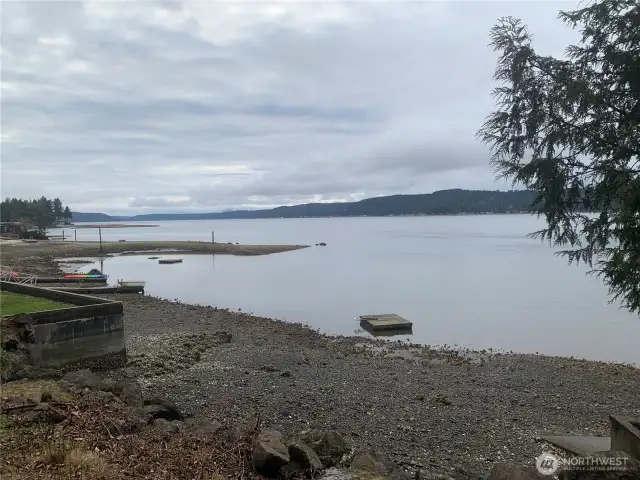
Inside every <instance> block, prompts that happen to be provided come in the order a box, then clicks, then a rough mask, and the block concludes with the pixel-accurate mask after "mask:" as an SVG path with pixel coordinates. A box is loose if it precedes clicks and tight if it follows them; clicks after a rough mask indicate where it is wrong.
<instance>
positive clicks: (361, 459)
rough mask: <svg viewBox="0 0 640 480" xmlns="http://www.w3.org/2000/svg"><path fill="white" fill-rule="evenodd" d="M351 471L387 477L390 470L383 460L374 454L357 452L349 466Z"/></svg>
mask: <svg viewBox="0 0 640 480" xmlns="http://www.w3.org/2000/svg"><path fill="white" fill-rule="evenodd" d="M349 470H352V471H361V472H369V473H374V474H376V475H386V474H387V473H388V470H389V469H388V468H387V466H386V465H385V463H384V462H383V461H382V459H381V458H380V457H379V456H378V455H376V454H375V453H373V452H369V451H364V452H356V453H355V454H354V456H353V459H352V460H351V464H350V465H349Z"/></svg>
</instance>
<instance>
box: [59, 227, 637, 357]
mask: <svg viewBox="0 0 640 480" xmlns="http://www.w3.org/2000/svg"><path fill="white" fill-rule="evenodd" d="M156 223H157V222H156ZM541 226H542V222H541V221H539V220H537V219H536V218H534V217H531V216H525V215H505V216H499V215H497V216H455V217H454V216H452V217H435V216H433V217H432V216H430V217H399V218H389V217H387V218H327V219H324V218H323V219H277V220H213V221H177V222H162V223H161V226H160V227H158V228H131V229H118V230H103V239H104V240H119V239H127V240H131V241H132V240H205V241H206V240H210V239H211V231H212V230H215V232H216V241H217V242H234V243H235V242H240V243H245V244H292V243H299V244H315V243H319V242H326V243H327V246H326V247H312V248H309V249H304V250H299V251H294V252H287V253H282V254H276V255H268V256H263V257H234V256H226V255H216V256H212V255H208V256H188V255H187V256H184V257H182V258H184V263H182V264H176V265H159V264H158V263H157V262H156V261H152V260H148V259H147V257H146V256H137V257H120V258H113V259H109V260H106V261H105V262H104V271H105V273H107V274H109V275H110V278H111V280H112V281H115V280H116V279H118V278H124V279H129V280H145V281H146V282H147V292H148V293H149V294H151V295H156V296H160V297H165V298H177V299H180V300H181V301H185V302H191V303H200V304H210V305H215V306H219V307H228V308H231V309H236V310H237V309H239V308H241V309H242V310H243V311H250V312H253V313H255V314H258V315H263V316H268V317H277V318H282V319H285V320H289V321H296V322H305V323H308V324H309V325H310V326H312V327H314V328H318V329H320V330H322V331H324V332H328V333H338V334H354V332H356V331H357V333H359V334H364V333H363V332H361V331H359V325H358V322H357V321H356V320H355V319H356V317H357V316H359V315H362V314H367V313H397V314H399V315H402V316H403V317H406V318H407V319H410V320H411V321H413V322H414V329H413V335H412V336H411V337H410V338H411V341H413V342H418V343H425V344H432V345H444V344H448V345H459V346H464V347H471V348H476V349H482V348H494V349H501V350H513V351H517V352H531V353H535V352H540V353H545V354H550V355H567V356H569V355H573V356H578V357H585V358H590V359H599V360H609V361H620V362H632V363H640V348H639V345H640V318H638V317H637V316H632V315H630V314H628V313H627V312H626V311H624V310H622V309H620V308H618V306H617V305H609V304H608V303H607V300H608V298H607V291H606V288H605V287H604V286H603V285H602V284H601V282H600V281H598V280H597V279H596V278H593V277H588V276H585V271H586V268H585V267H583V266H579V267H576V266H568V265H567V264H566V261H565V260H564V259H562V258H558V257H556V256H555V255H554V254H553V250H552V249H550V248H549V246H548V245H546V244H542V243H540V242H537V241H535V240H531V239H529V238H527V236H526V235H527V233H528V232H531V231H534V230H536V229H538V228H540V227H541ZM65 233H68V231H67V232H65ZM85 239H86V240H97V231H95V230H79V231H78V240H85ZM89 268H91V266H90V267H88V268H87V269H89ZM396 338H408V337H396Z"/></svg>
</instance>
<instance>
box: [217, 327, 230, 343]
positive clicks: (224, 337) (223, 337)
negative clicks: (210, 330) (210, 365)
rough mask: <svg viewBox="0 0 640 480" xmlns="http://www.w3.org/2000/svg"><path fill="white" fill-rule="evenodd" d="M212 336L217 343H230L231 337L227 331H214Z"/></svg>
mask: <svg viewBox="0 0 640 480" xmlns="http://www.w3.org/2000/svg"><path fill="white" fill-rule="evenodd" d="M213 337H214V338H215V339H216V340H217V341H218V343H230V342H231V339H232V338H233V336H232V335H231V334H230V333H229V332H225V331H224V330H219V331H217V332H215V333H214V334H213Z"/></svg>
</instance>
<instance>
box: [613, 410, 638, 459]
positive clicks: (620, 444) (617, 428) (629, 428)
mask: <svg viewBox="0 0 640 480" xmlns="http://www.w3.org/2000/svg"><path fill="white" fill-rule="evenodd" d="M609 421H610V422H611V450H616V451H620V452H625V453H627V454H629V456H631V457H633V458H636V459H638V460H640V419H636V420H634V419H631V418H627V417H620V416H618V415H611V416H609Z"/></svg>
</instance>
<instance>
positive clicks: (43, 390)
mask: <svg viewBox="0 0 640 480" xmlns="http://www.w3.org/2000/svg"><path fill="white" fill-rule="evenodd" d="M43 394H49V395H50V396H51V401H54V402H68V401H70V400H71V399H72V397H71V394H69V392H67V391H65V390H64V389H62V388H61V387H60V385H58V383H57V382H55V381H53V380H20V381H17V382H9V383H3V384H2V385H0V396H2V397H22V398H25V399H27V400H30V401H32V402H39V401H40V400H41V398H42V395H43Z"/></svg>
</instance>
